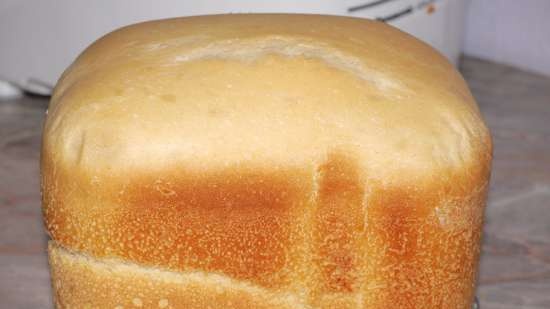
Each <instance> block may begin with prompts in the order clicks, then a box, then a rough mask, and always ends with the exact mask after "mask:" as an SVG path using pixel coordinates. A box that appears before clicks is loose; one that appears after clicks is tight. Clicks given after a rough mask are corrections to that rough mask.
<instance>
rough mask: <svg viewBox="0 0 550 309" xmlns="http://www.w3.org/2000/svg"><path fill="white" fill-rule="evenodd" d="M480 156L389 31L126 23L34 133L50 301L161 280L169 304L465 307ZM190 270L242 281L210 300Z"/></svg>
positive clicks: (487, 153) (309, 22)
mask: <svg viewBox="0 0 550 309" xmlns="http://www.w3.org/2000/svg"><path fill="white" fill-rule="evenodd" d="M265 20H269V22H265ZM354 42H355V43H354ZM352 43H353V44H352ZM159 44H160V45H159ZM397 48H401V49H406V50H407V53H396V52H395V49H397ZM384 53H390V54H384ZM174 57H176V58H177V57H179V58H177V59H176V60H174V59H175V58H174ZM174 61H175V62H176V63H174ZM182 76H183V77H182ZM186 76H187V77H186ZM191 77H192V78H191ZM182 78H183V79H182ZM182 81H184V83H182ZM490 162H491V141H490V139H489V133H488V131H487V129H486V127H485V126H484V124H483V122H482V120H481V118H480V116H479V112H478V110H477V107H476V106H475V102H474V101H473V99H472V98H471V95H470V94H469V92H468V90H467V88H466V86H465V85H464V82H463V81H462V79H461V78H460V76H459V75H458V74H457V73H456V72H455V71H454V69H453V68H452V67H451V66H450V65H449V64H448V63H447V62H445V61H444V60H443V59H442V58H441V56H439V55H437V54H436V53H435V52H433V51H432V50H431V49H430V48H428V47H427V46H425V45H424V44H422V43H419V42H417V41H416V40H414V39H412V38H411V37H409V36H407V35H405V34H403V33H401V32H398V31H396V30H394V29H391V28H389V27H388V26H385V25H382V24H379V23H373V22H370V21H364V20H358V19H350V18H342V17H327V16H324V17H323V16H301V15H262V16H257V15H253V16H250V15H232V16H213V17H196V18H183V19H174V20H165V21H157V22H152V23H145V24H139V25H135V26H131V27H129V28H124V29H122V30H119V31H117V32H114V33H112V34H110V35H108V36H107V37H105V38H103V39H101V40H100V41H98V42H96V43H94V45H92V46H91V47H90V48H89V49H88V50H87V51H86V52H85V53H84V54H83V55H82V56H80V57H79V59H78V60H77V61H76V62H75V64H73V65H72V67H71V68H70V69H69V70H68V71H67V72H66V73H65V74H64V77H63V79H62V80H61V81H60V83H59V84H58V86H57V88H56V91H55V94H54V97H53V99H52V103H51V108H50V112H49V115H48V119H47V122H46V126H45V135H44V143H43V151H42V167H41V168H42V191H43V207H44V218H45V221H46V226H47V230H48V232H49V234H50V236H51V237H52V239H53V241H54V242H55V245H52V246H51V247H50V254H51V260H52V262H51V264H52V273H53V277H54V287H55V289H56V291H57V293H58V294H57V301H58V304H59V306H60V308H72V307H75V306H76V307H78V308H80V307H82V306H84V305H85V304H91V306H92V307H94V308H95V307H101V308H108V307H110V306H115V305H117V304H118V303H119V302H120V303H121V304H122V303H124V304H130V303H131V299H130V298H129V297H130V296H128V295H130V294H132V295H133V294H136V293H137V294H139V295H141V296H139V297H140V299H143V300H141V301H142V302H143V304H142V305H143V306H144V307H148V308H156V307H154V306H155V303H154V302H155V301H156V302H158V300H156V299H157V298H159V297H161V296H162V295H165V294H162V293H161V292H162V291H164V290H166V291H169V294H166V295H167V296H166V295H165V296H166V297H168V296H170V295H172V296H170V297H175V299H174V301H172V300H170V304H173V305H174V306H175V307H174V308H178V306H179V308H207V303H208V301H207V300H208V299H209V298H210V297H214V298H215V300H212V302H213V303H212V304H213V307H214V308H215V307H216V306H222V304H223V303H224V302H227V301H230V302H231V303H232V304H233V307H234V308H272V307H273V308H281V306H283V305H282V302H285V301H287V300H288V301H289V302H288V303H287V305H288V306H291V307H292V306H295V307H297V308H300V306H304V308H350V309H351V308H371V309H376V308H387V307H388V306H390V305H391V307H392V308H403V309H408V308H457V309H458V308H460V309H465V308H468V306H469V303H470V301H471V299H472V295H473V290H474V283H475V274H476V267H477V258H478V254H479V239H480V234H481V224H482V215H483V208H484V203H485V195H486V190H487V184H488V178H489V173H490ZM59 246H62V247H64V248H67V249H69V250H71V251H73V252H78V254H76V253H69V252H68V251H63V250H62V249H59ZM79 254H84V255H87V256H88V257H86V258H85V257H83V256H79ZM112 259H114V260H112ZM124 262H129V263H133V266H131V269H126V268H125V271H121V270H120V269H121V268H119V266H120V265H121V264H123V263H124ZM120 267H122V266H120ZM124 267H125V266H124ZM150 267H159V268H161V269H164V270H165V271H166V273H163V274H164V275H161V274H157V273H155V272H154V271H150ZM113 269H115V270H113ZM126 271H128V272H130V274H125V272H126ZM167 273H168V274H169V275H166V274H167ZM191 273H194V274H196V273H201V274H202V275H204V276H219V277H223V278H225V279H224V280H226V281H224V282H226V283H227V284H228V285H235V288H228V290H227V291H225V292H224V293H223V296H220V295H212V289H213V288H215V283H214V282H213V281H208V280H206V279H205V280H206V281H205V282H204V283H202V284H200V285H197V283H196V280H195V279H196V277H192V276H191V277H189V274H191ZM165 275H166V276H180V277H178V278H179V279H178V280H179V281H178V282H179V283H178V284H176V283H173V282H172V281H166V280H164V279H163V278H164V277H165ZM110 278H113V280H114V281H116V282H117V285H115V286H113V285H112V284H110V282H109V280H110ZM193 278H194V279H193ZM201 278H202V277H201ZM204 278H206V277H204ZM216 278H217V277H216ZM186 280H190V281H189V282H191V283H189V284H190V285H185V284H183V285H182V284H181V282H183V281H185V282H187V281H186ZM193 280H195V281H193ZM201 280H202V279H201ZM147 281H151V282H152V283H150V284H152V285H153V286H154V288H152V289H150V288H146V287H145V285H146V282H147ZM193 282H195V283H193ZM101 283H103V284H104V285H105V286H104V287H100V286H101ZM242 286H246V287H249V288H250V289H249V290H246V291H244V290H242V289H241V287H242ZM95 289H101V291H104V292H101V293H99V294H98V295H100V296H97V298H94V296H93V293H90V292H89V291H90V290H95ZM247 289H248V288H247ZM109 291H111V292H109ZM113 291H119V292H120V293H118V292H117V293H115V292H113ZM243 291H244V292H243ZM245 292H246V293H245ZM113 293H114V294H117V295H118V294H120V295H122V296H120V297H118V296H114V294H113ZM159 293H160V294H159ZM167 293H168V292H167ZM170 293H171V294H170ZM178 293H180V294H181V295H189V294H193V293H195V295H196V296H195V298H193V297H191V298H188V297H187V296H186V297H181V296H177V295H176V294H178ZM243 293H245V294H246V295H245V294H243ZM105 295H107V296H105ZM266 295H267V296H266ZM165 296H162V297H165ZM283 296H284V297H283ZM121 297H123V298H121ZM285 297H289V298H285ZM167 299H168V298H167ZM193 299H199V300H193ZM237 299H242V302H240V301H234V300H237ZM289 299H291V301H290V300H289ZM184 301H193V302H195V301H196V303H195V304H194V305H191V304H189V303H184ZM215 302H221V303H215ZM274 304H276V305H274ZM186 306H187V307H186ZM193 306H194V307H193ZM262 306H263V307H262ZM277 306H279V307H277ZM125 308H126V307H125ZM289 308H290V307H289Z"/></svg>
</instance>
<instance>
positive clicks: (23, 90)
mask: <svg viewBox="0 0 550 309" xmlns="http://www.w3.org/2000/svg"><path fill="white" fill-rule="evenodd" d="M229 12H280V13H283V12H284V13H317V14H332V15H345V16H354V17H360V18H371V19H377V20H380V21H381V22H386V23H389V24H391V25H393V26H396V27H398V28H400V29H402V30H404V31H406V32H409V33H411V34H412V35H414V36H416V37H418V38H420V39H421V40H424V41H425V42H427V43H429V44H431V45H432V46H433V47H435V48H436V49H438V50H439V51H440V52H441V53H442V54H444V55H445V56H446V57H447V58H448V59H449V60H450V61H451V62H452V63H453V64H454V65H456V66H457V68H458V69H459V70H460V71H461V72H462V74H463V75H464V77H465V79H466V81H467V82H468V84H469V86H470V88H471V90H472V92H473V94H474V96H475V97H476V99H477V101H478V103H479V106H480V109H481V111H482V113H483V115H484V117H485V119H486V121H487V123H488V125H489V127H490V128H491V130H492V133H493V138H494V144H495V150H494V166H493V176H492V184H491V191H490V195H489V203H488V208H487V212H486V225H485V236H484V244H483V255H482V259H481V268H480V275H479V282H478V286H479V287H478V296H479V299H480V302H481V307H482V308H484V309H497V308H498V309H508V308H510V309H511V308H514V309H518V308H525V309H543V308H545V309H548V308H550V18H548V16H549V14H550V1H549V0H522V1H517V0H318V1H313V0H307V1H305V0H304V1H297V0H279V1H254V0H240V1H216V0H201V1H183V0H159V1H151V0H149V1H147V0H116V1H114V0H95V1H83V0H56V1H39V0H0V308H51V305H50V303H51V296H50V287H49V276H48V268H47V259H46V254H45V250H46V249H45V244H46V236H45V234H44V232H43V227H42V223H41V213H40V192H39V176H38V175H39V166H38V159H39V147H40V138H41V137H40V136H41V126H42V122H43V117H44V114H45V111H46V108H47V104H48V96H49V95H50V93H51V90H52V88H53V86H54V85H55V83H56V81H57V79H58V78H59V76H60V74H61V73H62V72H63V70H64V69H65V68H66V67H67V66H68V65H69V64H70V63H71V62H72V61H73V60H74V59H75V57H76V56H77V55H78V54H79V53H80V52H81V51H82V50H83V49H84V48H85V47H86V46H88V45H89V44H91V43H92V42H93V41H94V40H96V39H98V38H99V37H101V36H102V35H104V34H106V33H108V32H110V31H112V30H114V29H116V28H119V27H121V26H125V25H128V24H132V23H136V22H140V21H145V20H151V19H159V18H169V17H177V16H187V15H203V14H216V13H229ZM404 52H406V51H404Z"/></svg>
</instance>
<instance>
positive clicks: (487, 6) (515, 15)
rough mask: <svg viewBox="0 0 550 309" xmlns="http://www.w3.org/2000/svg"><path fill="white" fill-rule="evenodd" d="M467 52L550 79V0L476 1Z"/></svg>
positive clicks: (471, 10) (468, 22)
mask: <svg viewBox="0 0 550 309" xmlns="http://www.w3.org/2000/svg"><path fill="white" fill-rule="evenodd" d="M464 53H466V54H468V55H472V56H476V57H479V58H483V59H488V60H493V61H497V62H502V63H507V64H511V65H514V66H517V67H520V68H524V69H527V70H530V71H534V72H538V73H543V74H546V75H549V76H550V0H474V1H471V3H470V7H469V12H468V14H467V20H466V37H465V45H464Z"/></svg>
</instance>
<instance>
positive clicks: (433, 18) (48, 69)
mask: <svg viewBox="0 0 550 309" xmlns="http://www.w3.org/2000/svg"><path fill="white" fill-rule="evenodd" d="M466 1H467V0H319V1H312V0H302V1H297V0H277V1H257V0H237V1H219V0H200V1H198V0H197V1H184V0H157V1H153V0H117V1H113V0H95V1H83V0H57V1H37V0H0V80H3V81H4V82H11V84H15V85H17V86H19V87H21V88H23V89H25V90H27V91H31V92H37V93H41V94H48V93H49V92H50V91H51V85H54V84H55V83H56V81H57V79H58V78H59V76H60V75H61V73H62V71H63V70H64V69H65V68H66V67H67V66H68V65H69V64H70V63H71V62H72V61H73V60H74V58H75V57H76V56H77V55H78V54H79V53H80V52H81V51H82V50H83V49H84V48H86V46H87V45H89V44H90V43H91V42H93V41H94V40H96V39H97V38H99V37H101V36H102V35H103V34H105V33H107V32H110V31H112V30H114V29H116V28H119V27H121V26H124V25H128V24H132V23H136V22H140V21H144V20H150V19H160V18H168V17H176V16H186V15H204V14H216V13H229V12H232V13H237V12H285V13H316V14H332V15H347V16H355V17H366V18H373V19H379V20H382V21H385V22H387V23H389V24H391V25H394V26H396V27H398V28H400V29H402V30H404V31H406V32H409V33H411V34H412V35H415V36H416V37H418V38H420V39H422V40H424V41H426V42H428V43H429V44H431V45H432V46H434V47H435V48H436V49H438V50H439V51H441V52H442V53H443V54H444V55H446V56H447V57H448V58H449V59H450V60H451V61H452V62H453V63H455V64H456V63H457V61H458V57H459V55H460V52H461V45H462V30H463V28H464V26H463V23H464V13H465V8H466V4H467V3H466ZM0 96H1V94H0Z"/></svg>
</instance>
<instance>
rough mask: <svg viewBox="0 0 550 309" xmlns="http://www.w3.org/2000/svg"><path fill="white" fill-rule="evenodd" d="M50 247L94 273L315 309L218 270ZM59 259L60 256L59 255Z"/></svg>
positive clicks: (289, 296) (284, 294)
mask: <svg viewBox="0 0 550 309" xmlns="http://www.w3.org/2000/svg"><path fill="white" fill-rule="evenodd" d="M48 249H49V251H50V259H52V257H51V254H52V253H51V252H52V251H54V250H56V251H57V252H58V253H57V255H58V256H59V252H60V253H64V254H65V255H66V256H69V257H70V258H72V259H74V260H73V261H71V262H72V263H82V264H86V265H87V268H89V269H92V267H89V265H93V266H94V270H93V271H95V272H97V269H99V270H103V271H107V272H118V273H120V274H124V275H127V274H131V273H137V274H138V275H142V276H143V277H152V278H154V279H155V280H159V281H163V282H165V283H175V284H188V285H193V284H195V285H204V286H208V285H211V286H214V285H215V286H218V287H221V288H225V289H227V290H237V291H241V292H246V293H249V294H250V295H261V296H259V297H262V298H265V299H269V300H272V301H273V303H279V304H280V305H283V304H285V305H286V306H284V307H285V308H286V307H288V306H289V305H291V306H292V308H296V309H313V308H312V307H310V306H309V305H307V304H306V303H304V301H303V300H301V299H298V297H297V296H296V295H293V294H292V293H277V292H271V291H268V290H266V289H264V288H261V287H259V286H257V285H253V284H251V283H249V282H243V281H242V280H234V279H231V278H229V277H227V276H224V275H222V274H218V273H204V272H201V271H185V272H175V271H171V270H166V269H163V268H162V267H157V266H145V265H140V264H137V263H133V262H130V261H125V260H121V259H116V258H96V257H93V256H90V255H88V254H86V253H82V252H77V251H74V250H71V249H68V248H65V247H63V246H62V245H60V244H58V243H57V242H55V241H53V240H50V241H48ZM56 258H58V259H59V257H56ZM51 263H52V262H51V261H50V264H51Z"/></svg>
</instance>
